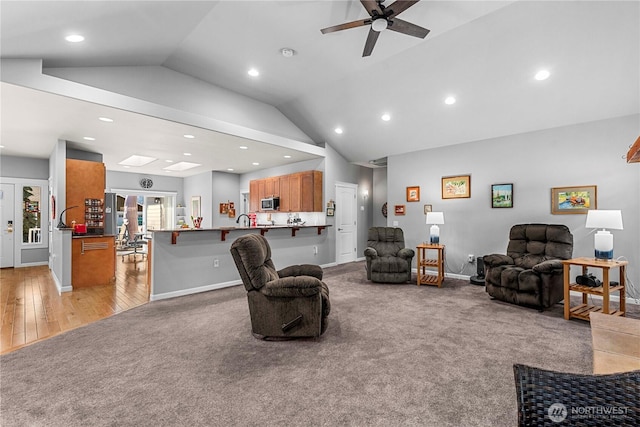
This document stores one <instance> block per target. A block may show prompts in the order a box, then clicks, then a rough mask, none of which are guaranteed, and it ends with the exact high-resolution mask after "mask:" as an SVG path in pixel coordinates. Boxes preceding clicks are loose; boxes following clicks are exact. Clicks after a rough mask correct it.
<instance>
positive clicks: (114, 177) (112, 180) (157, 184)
mask: <svg viewBox="0 0 640 427" xmlns="http://www.w3.org/2000/svg"><path fill="white" fill-rule="evenodd" d="M142 178H151V179H152V180H153V187H152V188H150V189H146V188H141V187H140V179H142ZM182 187H183V181H182V178H177V177H174V176H163V175H149V174H142V173H133V172H116V171H109V170H108V171H107V178H106V189H107V190H109V192H111V189H113V188H117V189H130V190H138V189H140V191H144V192H153V191H158V192H171V193H177V194H178V195H177V199H176V203H183V204H184V200H183V199H184V196H183V194H182V190H183V188H182Z"/></svg>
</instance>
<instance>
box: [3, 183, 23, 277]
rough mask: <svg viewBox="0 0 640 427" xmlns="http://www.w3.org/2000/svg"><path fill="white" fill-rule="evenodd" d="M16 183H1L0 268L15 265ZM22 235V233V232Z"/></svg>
mask: <svg viewBox="0 0 640 427" xmlns="http://www.w3.org/2000/svg"><path fill="white" fill-rule="evenodd" d="M14 192H15V185H14V184H0V227H1V228H0V233H1V234H0V235H1V236H2V239H1V240H2V243H1V244H0V268H7V267H13V266H14V257H13V253H14V242H15V234H16V232H17V231H18V230H16V228H15V226H16V221H15V218H14V216H15V205H14V203H13V201H14ZM20 235H22V233H20Z"/></svg>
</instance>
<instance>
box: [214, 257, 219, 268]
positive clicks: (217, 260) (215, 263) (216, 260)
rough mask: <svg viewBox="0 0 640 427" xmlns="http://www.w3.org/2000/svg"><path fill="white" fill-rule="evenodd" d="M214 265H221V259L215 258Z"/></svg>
mask: <svg viewBox="0 0 640 427" xmlns="http://www.w3.org/2000/svg"><path fill="white" fill-rule="evenodd" d="M213 266H214V267H220V260H219V259H218V258H215V259H214V260H213Z"/></svg>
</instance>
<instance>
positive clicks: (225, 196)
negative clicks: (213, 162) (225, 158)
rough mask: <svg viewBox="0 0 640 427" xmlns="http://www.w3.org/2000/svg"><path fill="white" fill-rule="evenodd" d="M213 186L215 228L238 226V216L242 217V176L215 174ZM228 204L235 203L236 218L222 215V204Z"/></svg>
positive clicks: (223, 173)
mask: <svg viewBox="0 0 640 427" xmlns="http://www.w3.org/2000/svg"><path fill="white" fill-rule="evenodd" d="M212 184H213V185H212V186H213V191H212V198H213V206H212V207H211V211H212V213H213V226H214V227H229V226H231V227H232V226H234V225H236V216H237V215H240V212H239V208H240V175H238V174H232V173H226V172H213V177H212ZM227 202H233V204H234V206H235V209H236V216H234V217H232V218H229V215H228V214H221V213H220V203H227Z"/></svg>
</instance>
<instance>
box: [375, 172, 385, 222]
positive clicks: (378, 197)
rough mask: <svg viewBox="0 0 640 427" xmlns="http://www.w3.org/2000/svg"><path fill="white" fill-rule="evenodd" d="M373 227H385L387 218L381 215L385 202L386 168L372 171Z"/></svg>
mask: <svg viewBox="0 0 640 427" xmlns="http://www.w3.org/2000/svg"><path fill="white" fill-rule="evenodd" d="M372 199H373V224H372V225H373V226H374V227H385V226H386V225H387V218H385V217H384V216H383V215H382V205H384V204H385V203H386V201H387V168H386V167H385V168H376V169H373V196H372Z"/></svg>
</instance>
